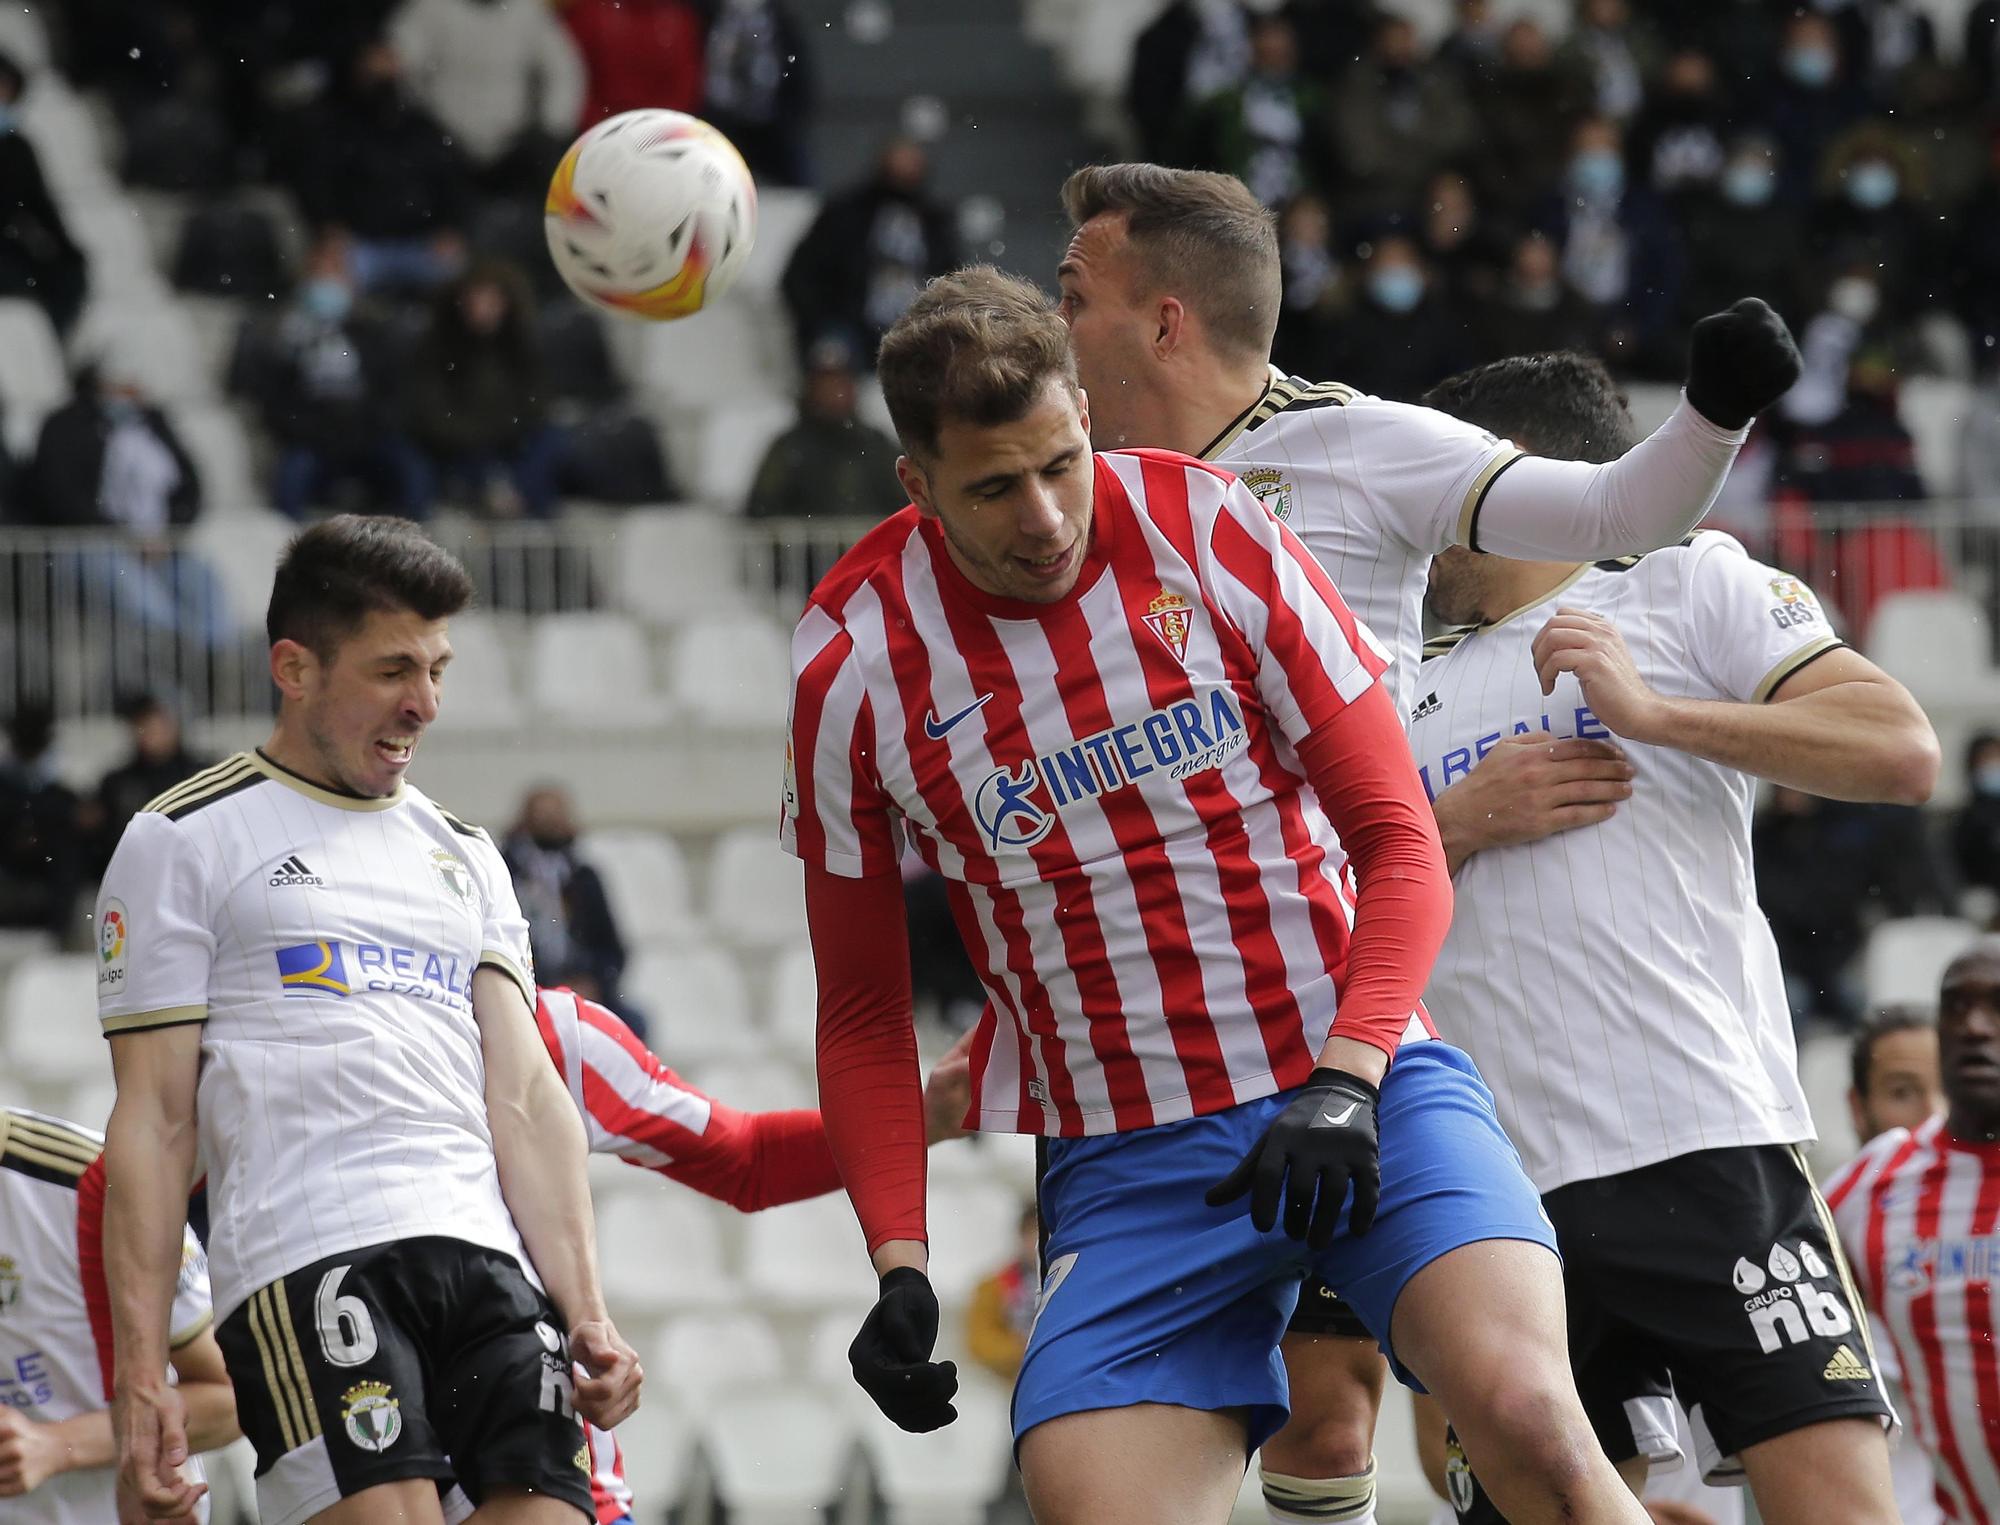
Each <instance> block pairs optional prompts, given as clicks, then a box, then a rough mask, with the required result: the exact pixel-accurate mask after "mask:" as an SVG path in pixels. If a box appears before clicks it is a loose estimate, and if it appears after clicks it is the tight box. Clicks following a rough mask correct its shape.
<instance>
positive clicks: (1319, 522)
mask: <svg viewBox="0 0 2000 1525" xmlns="http://www.w3.org/2000/svg"><path fill="white" fill-rule="evenodd" d="M1520 455H1521V452H1520V451H1519V450H1517V449H1515V448H1514V447H1513V446H1512V445H1510V444H1508V443H1506V442H1505V441H1504V440H1500V439H1496V438H1495V437H1494V436H1493V435H1491V434H1489V433H1487V432H1486V431H1485V430H1484V429H1481V428H1479V427H1478V426H1477V425H1475V424H1468V423H1466V422H1464V421H1463V420H1461V419H1456V418H1453V417H1451V416H1450V415H1449V414H1446V413H1440V412H1438V411H1437V410H1436V409H1435V408H1419V407H1413V406H1412V405H1410V404H1409V403H1401V402H1387V401H1385V400H1383V399H1382V398H1380V397H1370V396H1368V395H1366V394H1365V393H1361V392H1357V391H1355V390H1354V389H1353V388H1352V387H1346V386H1342V385H1340V384H1339V383H1338V382H1322V383H1320V384H1318V385H1314V384H1311V383H1308V382H1304V381H1300V380H1298V379H1297V378H1296V377H1289V376H1286V375H1285V374H1284V373H1283V372H1282V371H1280V370H1278V369H1277V368H1276V367H1275V366H1274V367H1272V369H1271V382H1270V385H1269V386H1268V387H1267V388H1266V389H1265V391H1264V394H1263V396H1262V397H1260V398H1258V400H1257V402H1256V403H1255V404H1254V405H1253V406H1252V407H1251V408H1250V409H1249V410H1248V411H1247V412H1245V413H1244V414H1243V415H1242V416H1240V417H1239V418H1237V419H1236V420H1235V421H1234V422H1232V423H1231V424H1230V426H1229V428H1228V429H1226V430H1225V431H1224V432H1223V433H1222V435H1221V436H1220V437H1219V438H1218V439H1217V440H1216V441H1215V442H1214V443H1213V444H1211V445H1210V446H1209V447H1208V449H1207V451H1205V452H1204V455H1203V458H1204V459H1206V460H1211V461H1214V462H1215V463H1216V464H1217V465H1218V466H1221V467H1224V468H1225V469H1227V470H1229V471H1231V472H1234V473H1235V474H1236V475H1237V476H1238V477H1239V478H1241V479H1242V482H1243V485H1244V486H1246V487H1248V488H1249V489H1250V490H1251V491H1252V492H1254V493H1255V494H1256V495H1257V496H1258V498H1259V499H1261V500H1262V502H1263V504H1264V506H1265V507H1266V508H1267V509H1269V510H1270V511H1271V512H1272V513H1273V514H1274V515H1276V516H1277V517H1278V518H1280V519H1282V520H1284V522H1285V524H1286V525H1287V526H1288V527H1289V528H1290V529H1291V531H1292V533H1293V534H1295V535H1297V536H1298V537H1299V539H1301V540H1303V541H1304V542H1305V545H1306V549H1307V550H1309V551H1311V552H1312V553H1313V557H1314V559H1315V560H1316V561H1318V562H1319V564H1320V565H1321V566H1322V567H1324V568H1325V569H1326V575H1327V576H1328V577H1330V578H1332V579H1333V585H1334V586H1335V587H1336V588H1338V589H1339V590H1340V593H1341V596H1342V597H1343V598H1344V599H1346V600H1347V607H1348V608H1349V609H1351V610H1353V611H1354V613H1355V614H1357V615H1359V616H1360V618H1361V622H1362V623H1363V624H1364V625H1366V626H1367V627H1368V628H1369V629H1370V630H1371V631H1373V632H1374V634H1375V636H1376V638H1377V639H1379V640H1380V641H1381V642H1382V644H1383V645H1385V646H1386V647H1388V649H1389V654H1390V656H1391V657H1392V658H1393V661H1392V662H1391V664H1390V667H1389V672H1388V675H1387V677H1386V679H1385V681H1386V682H1387V683H1388V684H1389V692H1390V694H1391V696H1392V697H1393V698H1394V699H1395V701H1396V706H1397V708H1398V709H1399V710H1402V711H1404V712H1405V713H1407V712H1408V710H1409V707H1410V690H1411V689H1412V687H1413V686H1414V685H1415V683H1416V672H1417V665H1418V663H1419V661H1420V660H1421V657H1422V654H1423V647H1424V609H1423V604H1424V583H1425V578H1426V574H1427V573H1428V571H1429V568H1430V561H1431V557H1433V556H1434V555H1436V554H1437V553H1438V552H1439V551H1442V550H1443V549H1445V547H1447V546H1449V545H1454V544H1465V543H1468V541H1469V538H1470V536H1471V533H1472V525H1473V520H1474V517H1475V515H1476V514H1477V512H1478V509H1479V503H1480V500H1481V498H1482V497H1483V495H1484V494H1485V492H1486V489H1487V488H1488V487H1489V486H1491V485H1492V483H1493V480H1494V478H1496V477H1497V476H1499V475H1500V473H1501V472H1502V471H1503V470H1505V469H1506V468H1507V466H1508V465H1510V464H1511V463H1512V462H1513V461H1515V460H1517V459H1519V457H1520Z"/></svg>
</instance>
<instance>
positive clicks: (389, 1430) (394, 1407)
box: [340, 1382, 403, 1451]
mask: <svg viewBox="0 0 2000 1525" xmlns="http://www.w3.org/2000/svg"><path fill="white" fill-rule="evenodd" d="M340 1404H341V1408H340V1417H341V1420H342V1422H343V1423H344V1424H346V1426H347V1438H348V1439H349V1440H351V1441H353V1442H354V1443H355V1444H356V1445H357V1446H359V1447H361V1449H362V1450H364V1451H386V1450H388V1449H389V1447H391V1446H393V1445H394V1444H395V1443H396V1438H397V1437H398V1436H399V1435H401V1434H402V1433H403V1406H402V1404H401V1403H399V1402H398V1401H397V1400H396V1399H394V1398H391V1397H390V1396H389V1384H388V1383H386V1382H357V1383H355V1384H354V1386H352V1387H350V1388H349V1389H348V1390H347V1391H346V1392H344V1393H342V1394H341V1395H340Z"/></svg>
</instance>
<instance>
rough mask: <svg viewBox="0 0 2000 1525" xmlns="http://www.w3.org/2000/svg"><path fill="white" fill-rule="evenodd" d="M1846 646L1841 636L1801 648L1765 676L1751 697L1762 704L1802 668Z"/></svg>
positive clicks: (1831, 636)
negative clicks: (1816, 658)
mask: <svg viewBox="0 0 2000 1525" xmlns="http://www.w3.org/2000/svg"><path fill="white" fill-rule="evenodd" d="M1846 644H1847V643H1846V642H1845V641H1843V640H1841V639H1840V637H1839V636H1834V635H1826V636H1821V637H1820V638H1819V639H1818V640H1817V641H1814V642H1812V643H1811V644H1810V645H1807V646H1801V647H1800V648H1799V649H1798V650H1797V651H1794V652H1790V653H1788V654H1787V655H1786V656H1785V657H1784V659H1783V660H1782V661H1780V662H1779V663H1778V665H1777V666H1776V667H1774V668H1772V669H1771V670H1770V671H1769V672H1767V673H1765V674H1764V676H1763V678H1762V679H1761V680H1760V681H1759V682H1758V684H1757V688H1756V691H1755V692H1754V693H1753V694H1752V695H1751V698H1752V699H1753V700H1754V701H1755V702H1756V703H1758V704H1762V703H1763V702H1764V701H1765V700H1767V699H1769V698H1770V697H1771V695H1773V694H1774V693H1776V692H1777V691H1778V685H1779V684H1780V683H1783V682H1784V681H1785V679H1787V678H1789V677H1790V676H1791V675H1792V674H1793V673H1795V672H1797V671H1798V670H1799V669H1800V668H1801V667H1804V666H1805V665H1806V663H1808V662H1810V661H1811V660H1812V659H1813V658H1814V657H1821V656H1825V655H1826V654H1827V653H1828V652H1829V651H1831V650H1833V648H1834V647H1836V646H1844V645H1846Z"/></svg>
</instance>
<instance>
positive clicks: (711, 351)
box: [619, 300, 790, 409]
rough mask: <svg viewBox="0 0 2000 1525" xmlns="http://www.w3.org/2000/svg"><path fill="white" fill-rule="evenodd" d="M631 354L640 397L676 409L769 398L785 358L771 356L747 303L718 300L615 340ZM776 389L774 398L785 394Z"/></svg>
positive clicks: (640, 327) (783, 389) (641, 326)
mask: <svg viewBox="0 0 2000 1525" xmlns="http://www.w3.org/2000/svg"><path fill="white" fill-rule="evenodd" d="M619 337H620V338H621V339H622V340H624V342H626V343H629V344H631V345H632V346H633V348H634V355H633V363H632V365H631V366H629V367H628V368H629V369H631V370H632V372H633V374H634V376H635V379H636V380H637V382H638V385H639V387H640V389H641V390H642V391H645V392H648V393H651V394H653V395H655V396H657V397H659V398H661V399H662V400H664V401H666V402H668V403H670V404H672V405H674V406H677V407H682V408H693V409H701V408H706V407H709V406H711V405H713V404H714V403H715V402H716V400H717V399H719V398H728V397H767V396H770V395H772V392H773V383H772V378H773V376H774V374H776V375H782V374H784V361H785V357H784V356H782V355H778V354H775V353H772V351H771V349H770V348H769V347H768V346H767V345H766V343H765V335H764V333H763V331H762V329H761V327H760V325H759V324H758V321H757V318H756V316H755V314H754V313H753V312H752V311H751V309H750V307H749V305H748V304H747V303H741V302H735V301H730V300H724V301H722V302H720V303H717V304H716V305H715V306H713V307H710V308H709V309H708V310H706V311H705V312H701V313H699V314H697V315H696V316H694V317H692V318H687V319H684V320H683V321H681V322H679V323H647V324H642V325H638V326H637V328H636V331H634V332H630V333H625V334H621V335H620V336H619ZM789 390H790V388H789V386H787V387H784V388H781V389H778V395H783V393H784V392H785V391H789Z"/></svg>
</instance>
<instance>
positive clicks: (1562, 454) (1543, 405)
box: [1422, 350, 1639, 463]
mask: <svg viewBox="0 0 2000 1525" xmlns="http://www.w3.org/2000/svg"><path fill="white" fill-rule="evenodd" d="M1422 400H1423V404H1424V406H1425V407H1427V408H1436V409H1437V410H1438V411H1439V412H1440V413H1449V414H1450V415H1451V416H1452V417H1453V418H1462V419H1464V420H1465V421H1466V422H1467V423H1469V424H1477V425H1478V426H1479V427H1480V428H1482V429H1485V430H1488V431H1490V432H1491V433H1494V434H1497V435H1499V436H1500V437H1501V438H1502V439H1510V440H1512V441H1513V442H1514V443H1515V444H1517V445H1519V446H1520V447H1521V448H1522V449H1524V450H1532V451H1534V453H1535V454H1537V455H1546V456H1549V457H1551V458H1553V459H1555V460H1560V461H1596V462H1600V463H1602V462H1604V461H1615V460H1617V459H1618V457H1619V456H1621V455H1623V454H1624V453H1625V452H1626V451H1628V450H1630V449H1631V448H1632V447H1633V446H1634V445H1636V444H1637V443H1638V442H1639V426H1638V425H1637V424H1635V423H1634V422H1633V421H1632V414H1631V411H1630V410H1629V409H1628V408H1627V407H1626V405H1625V394H1624V393H1623V392H1621V391H1619V390H1618V383H1617V382H1615V381H1613V380H1612V379H1611V373H1610V372H1609V371H1607V370H1605V369H1604V363H1603V362H1602V361H1600V360H1598V359H1596V358H1595V357H1594V356H1591V355H1579V354H1578V353H1577V352H1576V351H1574V350H1558V351H1557V352H1556V353H1554V354H1550V355H1512V356H1509V357H1508V358H1507V359H1505V360H1495V361H1493V362H1492V363H1491V364H1488V365H1477V366H1474V367H1473V368H1472V369H1471V370H1469V371H1460V372H1459V373H1458V374H1457V375H1456V376H1451V377H1448V378H1446V379H1445V380H1443V381H1440V382H1439V383H1438V384H1437V385H1436V386H1434V387H1432V388H1431V389H1430V390H1429V391H1428V392H1426V393H1424V395H1423V399H1422Z"/></svg>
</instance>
